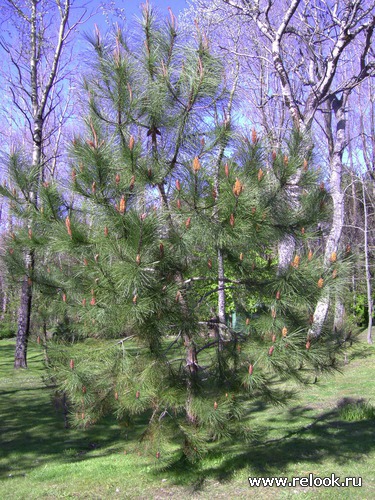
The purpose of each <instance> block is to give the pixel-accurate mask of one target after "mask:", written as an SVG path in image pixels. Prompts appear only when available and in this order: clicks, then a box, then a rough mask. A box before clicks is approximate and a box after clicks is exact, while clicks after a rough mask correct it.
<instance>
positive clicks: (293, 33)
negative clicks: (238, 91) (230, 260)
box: [193, 0, 375, 337]
mask: <svg viewBox="0 0 375 500" xmlns="http://www.w3.org/2000/svg"><path fill="white" fill-rule="evenodd" d="M193 4H197V5H200V6H205V7H207V8H210V9H211V11H212V12H218V11H221V16H222V18H223V12H226V13H227V17H228V18H229V19H230V22H233V19H236V18H238V19H239V23H242V22H244V23H246V26H247V27H248V29H249V30H250V31H251V34H252V37H249V36H248V37H247V38H246V41H247V42H248V41H249V40H250V41H251V40H257V44H256V45H255V44H254V42H251V45H250V46H247V47H242V48H241V53H242V54H245V53H247V54H251V51H252V49H253V48H254V47H258V50H259V47H262V54H260V53H259V52H258V53H257V52H256V51H255V53H254V52H253V54H252V56H251V55H249V57H254V54H256V55H257V57H258V60H259V58H260V57H262V58H263V60H264V61H267V62H271V63H272V66H273V69H274V72H275V75H276V77H277V81H278V84H279V88H280V91H281V94H282V98H283V103H284V106H285V108H286V109H288V110H289V114H290V116H291V118H292V120H293V123H294V126H295V128H297V129H299V130H300V131H301V132H303V133H304V134H306V137H307V138H308V137H309V135H310V133H311V130H312V127H313V124H314V120H315V121H316V120H317V119H318V118H320V116H318V115H317V112H318V111H321V112H322V113H323V115H324V116H325V118H324V124H323V129H324V128H325V129H326V130H328V129H330V133H329V135H327V144H328V150H329V166H330V174H329V176H330V188H329V189H330V194H331V197H332V202H333V220H332V224H331V229H330V231H329V234H328V237H327V240H326V246H325V251H324V265H325V267H327V266H328V265H329V262H330V258H331V255H332V254H333V253H337V250H338V245H339V242H340V237H341V233H342V227H343V211H344V208H343V199H344V196H343V189H342V173H343V153H344V151H345V148H346V147H347V135H346V119H347V116H346V115H347V105H348V100H349V97H350V95H351V93H352V91H353V90H354V89H355V88H356V87H357V86H358V85H359V84H360V83H361V82H363V81H364V80H366V79H368V78H369V77H371V76H373V75H374V74H375V58H374V50H373V48H372V42H373V31H374V27H375V2H373V1H360V0H354V1H350V2H349V1H346V0H333V1H330V0H314V1H307V0H293V1H291V2H286V1H284V0H278V1H271V0H253V1H250V0H213V1H212V2H206V1H205V0H196V1H195V2H193ZM225 8H226V10H225ZM354 57H355V58H356V64H353V58H354ZM349 63H350V64H349ZM348 66H350V71H349V70H348V68H347V67H348ZM344 69H345V71H344ZM260 75H261V74H260ZM259 81H260V83H262V78H260V79H259ZM263 95H265V94H264V93H263ZM267 95H268V96H269V95H270V93H269V92H268V93H267ZM309 142H310V140H309V139H308V143H309ZM310 144H311V142H310ZM298 181H299V174H298V173H297V175H296V176H295V179H294V182H293V185H291V186H290V192H291V199H293V193H297V192H298ZM294 251H295V243H294V239H293V237H292V236H286V237H285V238H284V239H283V240H282V241H281V242H280V245H279V262H280V270H281V272H282V271H283V268H285V267H286V266H288V265H289V263H290V262H291V260H292V257H293V253H294ZM328 292H329V290H327V293H326V294H325V295H324V296H323V297H322V299H321V300H320V301H319V302H318V303H317V306H316V309H315V312H314V323H313V325H312V327H311V329H310V332H309V335H310V336H314V337H318V336H319V335H320V333H321V330H322V327H323V323H324V321H325V319H326V316H327V312H328V308H329V305H330V302H331V297H330V294H329V293H328Z"/></svg>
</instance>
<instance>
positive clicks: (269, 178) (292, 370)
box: [36, 4, 340, 460]
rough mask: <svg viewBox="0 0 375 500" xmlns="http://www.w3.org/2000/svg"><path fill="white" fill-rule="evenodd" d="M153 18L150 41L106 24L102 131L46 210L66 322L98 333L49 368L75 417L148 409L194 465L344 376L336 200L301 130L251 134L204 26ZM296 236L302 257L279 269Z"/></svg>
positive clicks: (89, 130)
mask: <svg viewBox="0 0 375 500" xmlns="http://www.w3.org/2000/svg"><path fill="white" fill-rule="evenodd" d="M141 28H142V34H143V38H142V41H141V43H140V44H136V43H135V42H134V41H133V40H132V39H131V38H129V39H126V37H125V34H124V32H122V31H120V30H118V31H117V32H116V33H115V34H114V35H113V38H109V39H105V38H103V37H102V35H101V34H100V32H99V31H96V33H95V37H94V38H93V39H92V40H91V43H92V46H93V50H94V52H95V62H94V63H93V66H92V71H91V74H89V75H88V77H87V78H86V81H85V86H86V89H87V94H88V101H89V106H88V117H87V119H86V132H85V133H84V134H82V135H80V136H79V135H77V136H76V137H75V139H74V140H73V143H72V147H71V161H72V165H71V183H70V184H71V189H72V190H73V191H74V192H75V197H74V200H75V201H74V204H70V205H69V204H67V203H66V202H64V201H63V199H62V197H61V195H59V194H58V191H57V189H56V186H54V185H49V186H45V187H44V189H43V192H42V195H43V202H42V207H43V210H42V209H41V210H40V211H39V212H38V213H37V214H36V217H37V218H38V221H39V222H38V224H39V225H38V227H39V231H40V232H41V234H43V235H44V236H43V241H41V240H40V243H41V245H40V246H41V248H44V249H45V250H44V251H45V252H47V253H48V255H49V264H48V270H49V273H48V276H49V277H48V280H49V282H51V286H50V289H51V290H54V295H55V298H56V305H57V308H58V309H59V312H60V315H61V317H62V318H64V321H65V322H66V324H67V325H68V327H69V329H70V331H71V332H72V333H74V337H75V339H86V338H93V339H96V342H97V348H96V349H94V348H90V349H89V350H87V349H83V348H82V349H81V348H79V347H78V348H73V350H72V349H68V348H67V346H65V345H64V346H63V347H62V348H61V345H56V346H55V348H53V349H51V350H50V356H51V359H50V368H51V373H52V374H53V377H54V380H55V381H56V383H57V384H58V385H59V388H60V389H61V390H62V391H64V392H65V393H66V394H67V395H68V399H69V402H70V405H71V410H72V421H75V422H76V423H77V425H84V426H85V425H89V424H92V423H95V422H96V421H98V419H100V418H101V417H102V416H103V415H105V414H108V413H114V414H115V415H116V416H117V418H118V419H119V420H120V421H122V422H125V423H126V424H131V422H133V421H134V420H135V419H136V418H140V417H137V416H141V417H142V422H145V421H146V423H145V424H144V434H143V438H144V439H143V441H144V442H145V443H147V446H148V447H149V448H148V449H149V450H150V453H153V454H154V456H155V457H157V458H158V459H163V458H165V457H166V456H168V452H169V451H171V450H173V447H175V446H176V443H177V446H178V448H179V449H180V450H182V452H183V454H184V455H185V456H187V457H188V458H189V459H190V460H195V459H197V458H199V457H200V456H201V455H202V453H203V452H204V451H205V449H206V446H207V442H208V441H209V440H212V439H218V438H220V437H229V436H237V438H238V436H246V433H247V432H248V429H247V427H246V425H245V424H243V422H245V423H246V419H247V417H248V412H249V408H250V403H251V402H252V401H254V400H256V399H261V400H268V401H282V400H283V399H284V398H285V394H284V393H283V392H282V391H281V390H280V388H279V385H278V382H279V381H280V380H284V379H286V378H290V377H295V378H296V379H298V380H300V381H307V380H311V379H312V377H314V376H315V373H316V370H318V369H330V368H332V364H333V359H334V358H333V356H334V353H335V352H336V351H337V350H338V348H339V347H340V342H339V341H338V339H337V337H336V338H335V341H333V340H332V339H331V336H330V328H329V325H328V326H327V330H326V333H325V335H323V336H322V337H320V338H319V339H309V338H307V332H308V330H309V326H310V324H311V322H312V318H311V314H312V311H313V308H314V305H315V302H316V300H317V298H318V297H319V296H320V295H321V294H322V293H324V291H325V289H326V287H327V286H334V285H335V282H336V281H335V280H338V279H339V278H340V270H338V269H337V262H336V259H334V258H333V257H332V269H331V270H329V274H327V273H326V274H324V275H321V274H320V269H321V258H320V256H319V251H318V250H315V246H314V240H315V237H316V230H315V228H316V223H317V221H318V220H321V219H322V218H324V217H326V216H327V212H328V208H327V207H329V196H328V194H327V192H326V191H325V189H324V187H323V186H320V185H319V180H318V173H317V171H316V169H315V168H314V166H313V159H312V158H304V157H303V154H302V152H303V151H306V148H305V147H304V140H303V137H301V136H300V135H299V134H298V133H294V134H292V136H291V140H290V143H289V145H288V146H287V147H286V148H285V149H283V150H281V149H280V151H276V152H268V151H267V148H266V145H265V144H262V141H260V140H259V138H257V136H256V133H255V131H252V132H251V133H250V137H247V136H246V135H245V136H244V135H242V134H239V133H237V132H236V130H234V128H233V127H232V125H231V122H230V120H228V116H227V114H226V112H223V111H222V110H223V109H224V110H225V109H228V107H227V106H228V100H229V99H230V95H229V93H228V92H227V91H226V89H225V84H224V82H225V75H224V74H223V68H222V65H221V64H220V61H218V60H217V59H216V58H214V57H213V56H212V55H210V52H209V48H208V45H207V43H206V41H205V39H204V37H203V36H202V35H201V33H200V32H199V28H197V33H196V37H195V38H196V40H195V42H194V45H192V44H190V45H189V44H182V43H180V42H179V36H178V33H177V30H176V26H175V19H174V16H173V14H172V13H170V20H169V22H168V24H167V26H166V27H165V26H162V24H161V23H159V22H158V21H157V19H156V18H155V16H154V13H153V11H152V9H151V8H150V6H149V5H148V4H146V5H145V6H144V8H143V18H142V27H141ZM301 167H302V168H301ZM297 171H298V172H302V174H301V177H300V180H299V186H300V187H301V190H298V195H296V196H298V200H296V199H293V197H291V196H290V190H289V189H288V184H289V182H290V179H291V178H292V177H293V176H294V175H295V174H296V172H297ZM287 193H288V194H287ZM300 193H302V194H300ZM286 234H288V235H289V236H290V237H292V238H294V239H295V240H296V241H297V243H298V244H297V246H296V248H297V249H298V251H297V253H296V255H295V256H294V260H293V262H292V265H291V266H290V267H289V268H287V269H285V270H284V271H283V272H280V270H278V269H279V268H278V265H277V258H276V255H277V252H276V250H275V248H276V246H277V243H278V241H280V239H281V238H283V237H284V236H285V235H286ZM313 250H314V251H313ZM40 281H42V277H40ZM52 283H53V285H52ZM232 313H235V314H232ZM103 340H104V341H103ZM78 345H80V344H78ZM83 345H84V344H83ZM90 345H91V344H90ZM72 352H73V353H74V354H72ZM311 373H312V375H311ZM146 438H147V439H146Z"/></svg>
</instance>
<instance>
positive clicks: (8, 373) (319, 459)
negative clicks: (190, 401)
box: [0, 337, 375, 500]
mask: <svg viewBox="0 0 375 500" xmlns="http://www.w3.org/2000/svg"><path fill="white" fill-rule="evenodd" d="M13 352H14V342H13V341H11V340H2V341H0V395H1V397H0V430H1V441H0V479H1V484H0V498H1V499H12V500H13V499H29V498H30V499H31V498H51V499H52V498H85V499H86V498H97V499H99V498H176V499H177V498H178V499H182V498H292V497H293V498H294V497H295V496H296V495H297V496H299V497H300V498H311V499H313V498H317V497H318V498H332V499H333V498H334V499H335V500H336V499H339V498H350V499H351V498H358V499H359V498H360V499H362V500H363V499H373V498H375V472H374V471H375V420H374V419H373V418H371V415H370V417H369V416H367V419H365V420H358V415H355V414H353V418H355V419H354V420H351V421H348V420H343V418H342V416H343V411H342V405H343V404H344V403H345V402H346V401H348V400H353V401H358V400H361V399H364V400H366V401H370V403H372V404H373V405H374V407H375V376H374V375H375V374H374V366H375V346H368V345H367V344H365V342H364V337H363V341H362V342H360V343H359V344H357V345H356V347H355V348H353V349H352V350H351V351H350V352H349V355H348V361H349V363H348V364H347V365H346V366H343V367H342V371H341V372H339V373H336V374H335V375H333V376H325V377H322V378H321V379H320V380H319V381H318V383H317V384H311V385H309V386H304V387H299V388H298V389H299V392H298V394H297V396H296V398H295V399H294V400H293V402H292V403H290V404H289V405H287V406H285V407H273V406H265V405H264V406H258V407H254V409H253V412H252V413H251V417H250V420H249V427H250V428H251V429H252V431H253V433H254V436H255V437H254V438H253V439H252V441H249V442H244V441H243V440H241V441H238V442H235V443H233V442H225V441H222V442H219V443H212V444H211V445H210V448H209V453H208V455H207V457H205V458H204V460H203V461H202V462H201V463H199V464H195V465H189V464H187V463H185V462H184V463H182V462H180V463H172V464H169V465H168V467H164V469H163V468H162V466H161V464H160V463H159V462H158V461H157V460H156V458H155V457H153V456H149V455H147V454H144V453H141V452H140V451H139V450H140V448H139V445H138V441H137V439H136V438H135V435H136V434H134V432H135V431H130V430H129V429H127V428H121V427H120V426H119V425H118V424H117V423H116V421H114V420H109V419H108V420H106V421H105V422H102V423H101V424H100V425H97V426H95V427H93V428H91V429H87V430H84V431H82V430H75V429H65V428H64V420H63V416H62V411H61V408H59V407H56V405H54V403H53V394H54V391H53V388H48V387H46V385H45V383H44V382H43V375H44V371H43V362H42V361H43V354H42V351H41V348H40V347H39V346H37V345H36V344H33V343H31V345H30V349H29V369H28V370H22V371H17V372H16V371H14V370H13V368H12V357H13ZM347 413H349V415H350V412H347ZM309 473H313V474H314V475H315V476H320V477H330V476H331V474H332V473H334V474H335V475H336V476H340V478H344V477H358V476H361V477H362V478H363V486H362V487H361V488H311V487H300V486H297V487H291V488H266V487H263V488H257V489H250V487H249V484H248V476H265V477H268V476H288V477H293V476H308V474H309Z"/></svg>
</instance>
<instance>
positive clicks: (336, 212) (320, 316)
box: [309, 92, 349, 337]
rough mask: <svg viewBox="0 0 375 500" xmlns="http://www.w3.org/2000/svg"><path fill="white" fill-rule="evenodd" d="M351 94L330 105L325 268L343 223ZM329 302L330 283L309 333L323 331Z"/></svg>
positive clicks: (316, 335)
mask: <svg viewBox="0 0 375 500" xmlns="http://www.w3.org/2000/svg"><path fill="white" fill-rule="evenodd" d="M348 97H349V92H344V93H343V96H342V98H341V100H338V99H336V98H333V99H332V100H331V102H330V107H332V109H333V111H334V114H335V118H336V133H335V136H336V137H335V141H334V146H333V150H332V152H331V158H330V167H331V168H330V171H331V175H330V194H331V198H332V205H333V207H332V211H333V218H332V224H331V229H330V231H329V234H328V238H327V241H326V247H325V251H324V258H323V272H327V271H328V269H329V267H330V265H331V257H332V255H333V254H337V251H338V247H339V242H340V238H341V233H342V228H343V225H344V192H343V189H342V186H341V179H342V155H343V152H344V149H345V147H346V144H347V141H346V134H345V127H346V121H345V107H346V103H347V100H348ZM327 116H328V117H330V116H331V115H330V113H328V114H327ZM330 303H331V293H330V290H329V288H328V287H327V288H325V293H323V295H322V297H321V298H320V300H319V301H318V303H317V305H316V307H315V311H314V322H313V324H312V326H311V328H310V330H309V336H310V337H319V336H320V334H321V333H322V328H323V324H324V322H325V320H326V317H327V313H328V309H329V305H330Z"/></svg>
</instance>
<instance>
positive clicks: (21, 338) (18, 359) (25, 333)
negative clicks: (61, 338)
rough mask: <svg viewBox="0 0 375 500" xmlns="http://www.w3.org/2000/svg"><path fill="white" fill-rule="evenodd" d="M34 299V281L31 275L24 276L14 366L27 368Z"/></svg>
mask: <svg viewBox="0 0 375 500" xmlns="http://www.w3.org/2000/svg"><path fill="white" fill-rule="evenodd" d="M31 301H32V282H31V279H30V277H29V276H26V275H25V277H24V279H23V283H22V289H21V304H20V308H19V312H18V331H17V340H16V352H15V355H14V368H16V369H18V368H27V361H26V354H27V343H28V340H29V333H30V316H31Z"/></svg>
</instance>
